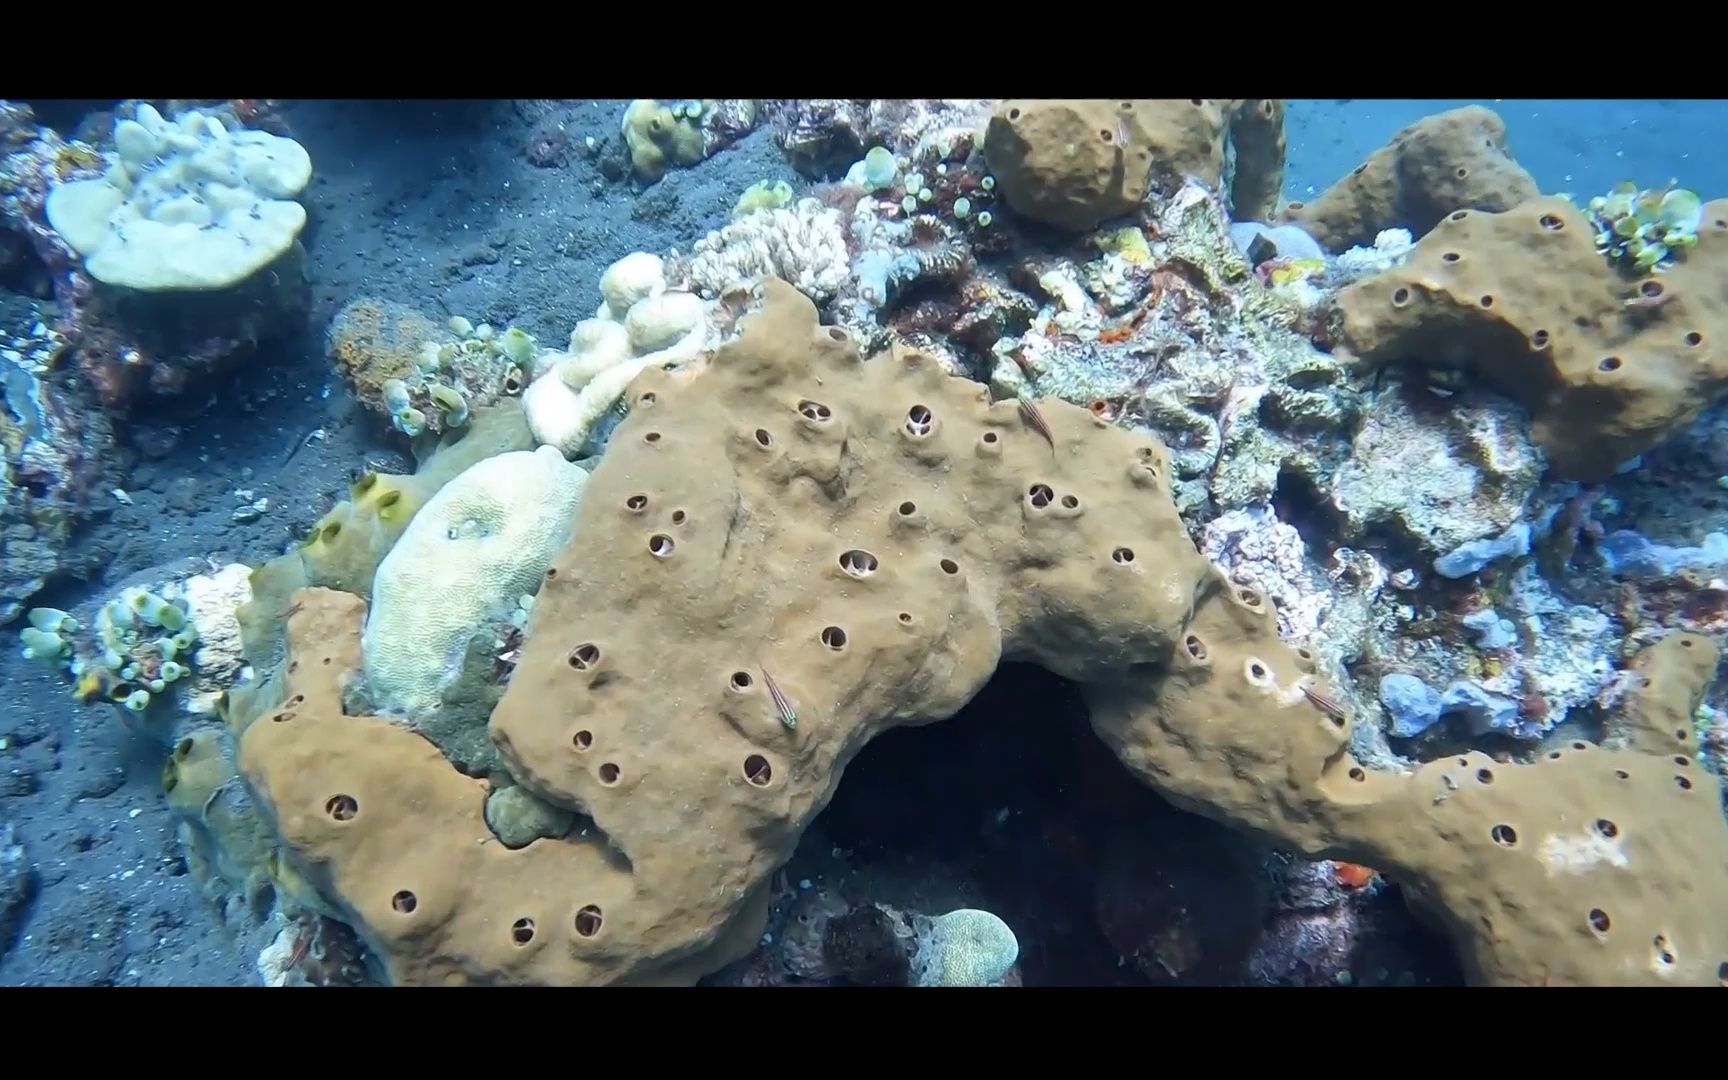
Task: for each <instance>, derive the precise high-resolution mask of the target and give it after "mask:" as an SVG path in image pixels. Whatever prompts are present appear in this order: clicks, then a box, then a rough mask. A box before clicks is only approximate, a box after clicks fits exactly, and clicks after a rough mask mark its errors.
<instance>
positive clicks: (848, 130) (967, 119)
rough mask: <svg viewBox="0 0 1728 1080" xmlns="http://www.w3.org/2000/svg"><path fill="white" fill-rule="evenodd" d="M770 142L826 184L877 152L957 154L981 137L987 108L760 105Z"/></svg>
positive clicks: (893, 103) (948, 102)
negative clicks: (770, 132)
mask: <svg viewBox="0 0 1728 1080" xmlns="http://www.w3.org/2000/svg"><path fill="white" fill-rule="evenodd" d="M762 110H763V113H764V114H765V115H766V116H767V118H768V120H769V122H770V123H771V124H772V125H773V126H774V138H775V141H776V142H778V143H779V144H780V149H781V150H782V151H783V152H784V153H785V155H786V159H787V160H788V161H790V162H791V163H792V167H793V168H795V169H797V170H798V171H799V172H800V173H802V174H803V175H805V176H808V177H812V178H829V177H832V176H834V175H837V174H839V173H843V172H845V171H846V169H847V167H848V166H849V165H851V164H852V163H854V162H856V161H858V160H859V159H860V158H862V157H864V156H865V153H866V151H868V150H871V149H873V148H876V147H881V148H882V149H884V150H885V151H887V152H888V153H890V154H893V155H895V156H897V157H923V156H925V153H926V152H935V153H937V154H939V155H941V156H944V157H946V156H950V155H952V154H959V155H960V156H965V150H966V149H968V148H970V147H971V145H972V144H973V143H974V142H975V141H976V140H977V138H978V137H979V136H981V135H982V134H983V131H984V125H985V123H986V121H987V120H988V119H989V116H990V103H989V102H987V101H984V100H981V99H976V98H910V99H908V98H869V99H865V98H800V99H797V100H788V99H777V100H769V101H764V102H763V103H762Z"/></svg>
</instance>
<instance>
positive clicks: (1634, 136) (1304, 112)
mask: <svg viewBox="0 0 1728 1080" xmlns="http://www.w3.org/2000/svg"><path fill="white" fill-rule="evenodd" d="M1461 105H1484V106H1486V107H1488V108H1490V109H1493V110H1494V111H1495V112H1497V113H1499V114H1500V118H1501V119H1502V120H1504V121H1506V130H1507V137H1508V141H1509V143H1510V149H1511V151H1512V156H1513V157H1515V158H1516V159H1517V160H1518V164H1520V165H1522V166H1524V168H1526V169H1528V170H1529V171H1530V173H1531V175H1533V176H1534V177H1535V178H1536V182H1537V183H1538V184H1539V185H1541V188H1542V191H1543V193H1545V194H1551V195H1552V194H1560V193H1563V192H1564V193H1571V194H1574V195H1582V196H1584V197H1586V198H1588V197H1589V196H1590V195H1594V194H1598V193H1600V192H1603V191H1606V190H1608V189H1609V188H1611V187H1613V186H1614V185H1615V184H1617V183H1619V182H1620V181H1622V180H1633V181H1636V182H1637V183H1638V185H1639V186H1640V187H1658V186H1660V185H1662V184H1665V183H1667V182H1668V181H1669V180H1670V179H1678V180H1679V181H1680V184H1681V186H1682V187H1688V188H1691V189H1692V190H1693V191H1696V192H1698V194H1700V195H1702V196H1703V197H1704V198H1706V199H1714V198H1721V197H1723V196H1728V149H1725V148H1724V146H1723V135H1724V133H1725V132H1728V101H1725V100H1722V99H1686V100H1664V99H1654V100H1648V101H1626V100H1615V101H1601V100H1593V99H1573V100H1560V101H1555V100H1540V99H1521V98H1504V99H1492V98H1484V99H1479V100H1464V99H1450V98H1447V99H1438V98H1430V99H1422V98H1380V99H1368V98H1356V99H1354V100H1352V101H1350V102H1349V103H1348V104H1343V105H1341V104H1339V103H1338V102H1337V101H1335V100H1331V99H1320V100H1313V99H1307V100H1297V99H1292V100H1291V101H1290V103H1289V105H1288V107H1287V113H1286V116H1287V124H1286V138H1287V139H1288V142H1289V157H1288V167H1287V169H1286V171H1285V194H1286V195H1288V196H1289V197H1290V198H1292V199H1302V198H1309V197H1312V196H1313V195H1315V194H1317V193H1318V192H1320V191H1321V190H1324V189H1325V187H1326V186H1327V185H1328V184H1330V183H1332V182H1333V181H1334V180H1337V179H1338V178H1339V177H1341V176H1343V175H1344V174H1345V173H1348V172H1349V171H1350V170H1351V169H1353V168H1355V167H1356V165H1357V163H1359V162H1360V161H1361V160H1362V159H1363V158H1365V157H1367V156H1368V155H1369V154H1371V153H1373V152H1374V151H1375V150H1377V149H1379V148H1380V147H1382V146H1384V145H1385V144H1386V143H1387V142H1388V141H1389V140H1390V139H1391V138H1392V136H1393V135H1395V134H1397V132H1398V130H1399V129H1400V128H1402V127H1404V126H1406V125H1408V124H1412V123H1415V122H1416V121H1417V120H1420V119H1422V118H1423V117H1424V116H1432V115H1433V114H1435V113H1438V112H1443V111H1445V110H1446V109H1455V108H1457V107H1459V106H1461Z"/></svg>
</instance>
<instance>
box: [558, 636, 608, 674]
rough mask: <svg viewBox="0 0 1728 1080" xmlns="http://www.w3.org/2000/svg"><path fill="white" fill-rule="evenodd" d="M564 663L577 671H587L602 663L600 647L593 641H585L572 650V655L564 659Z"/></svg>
mask: <svg viewBox="0 0 1728 1080" xmlns="http://www.w3.org/2000/svg"><path fill="white" fill-rule="evenodd" d="M564 662H565V663H567V664H569V665H570V667H571V668H572V669H574V670H576V671H587V670H589V669H590V668H593V667H594V666H596V665H597V664H599V663H600V646H598V645H596V644H594V643H593V642H592V641H584V642H583V643H582V644H580V645H578V646H576V647H575V648H574V649H571V650H570V655H569V656H567V657H565V658H564Z"/></svg>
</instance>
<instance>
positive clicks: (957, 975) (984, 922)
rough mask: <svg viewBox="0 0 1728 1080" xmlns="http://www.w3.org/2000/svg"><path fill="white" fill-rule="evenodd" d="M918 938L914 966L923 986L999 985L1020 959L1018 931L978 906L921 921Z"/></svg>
mask: <svg viewBox="0 0 1728 1080" xmlns="http://www.w3.org/2000/svg"><path fill="white" fill-rule="evenodd" d="M917 939H918V946H917V952H916V954H915V955H914V956H913V959H912V966H913V978H914V979H915V981H916V982H917V985H919V986H995V985H997V984H998V983H1000V982H1001V981H1002V977H1003V976H1004V975H1006V974H1008V969H1009V968H1011V967H1013V966H1014V961H1016V960H1018V959H1019V958H1020V942H1019V940H1018V939H1017V938H1016V937H1015V936H1014V931H1013V930H1011V929H1009V927H1008V924H1007V923H1005V922H1003V921H1002V920H1001V919H1000V918H998V917H997V916H995V915H992V914H991V913H990V912H988V911H982V910H980V909H978V908H961V909H959V910H958V911H950V912H949V913H948V914H946V915H938V916H937V917H935V918H933V919H928V920H923V921H921V922H920V924H919V928H918V933H917Z"/></svg>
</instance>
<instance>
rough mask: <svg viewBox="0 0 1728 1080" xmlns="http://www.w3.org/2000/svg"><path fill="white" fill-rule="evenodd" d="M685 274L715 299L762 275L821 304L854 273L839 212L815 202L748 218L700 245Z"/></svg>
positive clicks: (692, 285)
mask: <svg viewBox="0 0 1728 1080" xmlns="http://www.w3.org/2000/svg"><path fill="white" fill-rule="evenodd" d="M682 270H683V273H682V276H683V277H684V278H685V280H686V281H687V282H688V284H689V287H690V289H691V290H692V291H693V292H695V293H697V294H698V295H700V296H704V297H707V298H709V299H713V298H715V297H718V296H720V295H722V294H724V293H725V292H726V291H727V290H729V289H732V288H735V287H748V286H750V285H753V284H755V283H756V282H758V281H760V280H762V279H763V278H764V277H778V278H782V279H784V280H785V281H787V282H790V283H791V284H792V285H793V286H795V287H796V288H797V289H798V290H799V291H800V292H802V293H804V295H806V296H808V297H810V299H812V300H814V301H815V302H817V303H819V304H820V303H825V302H827V301H829V300H832V299H833V298H834V297H835V295H837V294H838V293H839V292H840V289H841V288H842V287H843V286H845V284H846V279H847V276H848V273H849V270H850V265H849V260H848V259H847V254H846V235H845V229H844V226H843V223H842V222H841V219H840V212H839V211H838V210H835V209H833V208H832V207H827V206H824V205H822V203H820V202H818V201H817V200H815V199H801V200H799V202H798V203H797V205H796V206H793V207H790V208H783V209H778V210H758V211H756V212H755V213H753V214H746V215H745V216H744V217H742V218H739V219H738V220H737V221H734V222H733V223H731V224H730V225H727V226H726V227H725V228H723V229H720V230H719V231H718V232H711V233H709V234H708V235H707V236H705V237H703V238H702V239H701V240H698V241H697V242H696V247H695V249H694V251H693V252H692V254H691V256H690V258H689V260H688V261H687V262H686V263H685V264H684V266H683V268H682Z"/></svg>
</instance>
